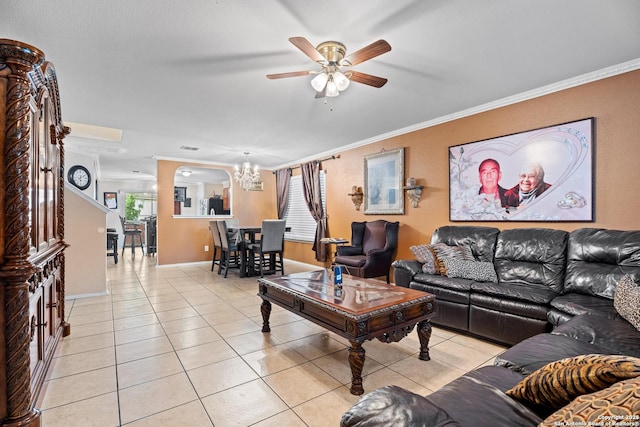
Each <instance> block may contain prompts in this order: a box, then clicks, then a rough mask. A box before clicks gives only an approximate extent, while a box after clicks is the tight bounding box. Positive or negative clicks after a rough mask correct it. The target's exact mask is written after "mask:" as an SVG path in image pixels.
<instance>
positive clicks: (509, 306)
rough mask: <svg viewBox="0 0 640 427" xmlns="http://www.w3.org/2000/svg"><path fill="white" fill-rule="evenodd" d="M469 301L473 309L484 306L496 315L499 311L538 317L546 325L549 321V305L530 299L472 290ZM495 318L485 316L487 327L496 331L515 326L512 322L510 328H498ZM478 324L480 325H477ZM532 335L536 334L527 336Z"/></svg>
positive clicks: (477, 313) (525, 316)
mask: <svg viewBox="0 0 640 427" xmlns="http://www.w3.org/2000/svg"><path fill="white" fill-rule="evenodd" d="M469 302H470V304H471V309H472V310H473V309H475V308H484V309H488V310H492V311H493V312H494V313H495V314H496V315H499V313H502V314H509V315H515V316H519V317H522V318H525V319H537V320H538V321H540V322H542V323H543V324H544V325H546V324H547V323H548V322H547V307H546V306H545V305H542V304H538V303H534V302H530V301H524V300H516V299H510V298H505V297H500V296H492V295H485V294H481V293H478V292H472V293H471V294H470V295H469ZM473 312H474V313H475V315H478V316H479V315H480V313H479V312H475V311H473ZM485 314H488V313H485ZM507 318H509V316H504V317H503V319H507ZM480 320H481V319H480V318H475V319H474V324H475V321H480ZM495 320H496V318H495V317H493V316H491V318H485V319H484V321H483V323H484V324H485V326H486V327H487V328H489V329H493V330H494V331H496V332H497V331H498V330H505V331H506V330H510V329H512V328H513V324H510V325H509V327H508V328H496V325H495V324H492V323H493V322H494V321H495ZM476 326H480V325H476ZM482 329H484V328H482ZM527 329H528V328H527ZM549 330H550V328H549V329H547V328H543V329H542V330H541V331H539V332H548V331H549ZM520 332H522V331H520ZM536 333H537V332H536ZM518 335H519V334H518ZM531 335H534V334H533V333H531V334H529V335H527V336H531ZM492 336H493V335H492ZM494 338H495V337H494ZM523 338H524V337H523ZM521 339H522V338H521ZM516 342H517V341H516Z"/></svg>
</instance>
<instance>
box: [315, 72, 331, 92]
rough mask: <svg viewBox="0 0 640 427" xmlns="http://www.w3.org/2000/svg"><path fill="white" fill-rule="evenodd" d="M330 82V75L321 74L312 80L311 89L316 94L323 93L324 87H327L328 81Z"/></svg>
mask: <svg viewBox="0 0 640 427" xmlns="http://www.w3.org/2000/svg"><path fill="white" fill-rule="evenodd" d="M328 80H329V75H328V74H327V73H325V72H322V73H319V74H318V75H317V76H315V77H314V78H313V79H311V87H312V88H313V89H314V90H315V91H316V92H322V91H323V90H324V87H325V86H326V85H327V81H328Z"/></svg>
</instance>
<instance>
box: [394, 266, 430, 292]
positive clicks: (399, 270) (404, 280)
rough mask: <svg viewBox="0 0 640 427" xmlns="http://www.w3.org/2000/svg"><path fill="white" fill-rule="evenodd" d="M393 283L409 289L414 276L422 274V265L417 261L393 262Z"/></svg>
mask: <svg viewBox="0 0 640 427" xmlns="http://www.w3.org/2000/svg"><path fill="white" fill-rule="evenodd" d="M391 265H392V266H393V282H394V283H395V284H396V286H403V287H405V288H408V287H409V283H411V281H412V280H413V276H415V275H416V274H418V273H421V272H422V264H420V263H419V262H418V261H416V260H415V259H397V260H395V261H393V264H391Z"/></svg>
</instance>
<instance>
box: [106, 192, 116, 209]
mask: <svg viewBox="0 0 640 427" xmlns="http://www.w3.org/2000/svg"><path fill="white" fill-rule="evenodd" d="M103 196H104V205H105V206H106V207H107V208H109V209H118V193H115V192H110V191H105V192H104V193H103Z"/></svg>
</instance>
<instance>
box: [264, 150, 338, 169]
mask: <svg viewBox="0 0 640 427" xmlns="http://www.w3.org/2000/svg"><path fill="white" fill-rule="evenodd" d="M339 158H340V154H338V155H334V156H329V157H325V158H324V159H318V160H312V162H324V161H327V160H333V159H339ZM307 163H308V162H307ZM299 167H300V165H297V166H291V167H290V168H289V169H298V168H299ZM273 173H274V174H275V173H276V171H273Z"/></svg>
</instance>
